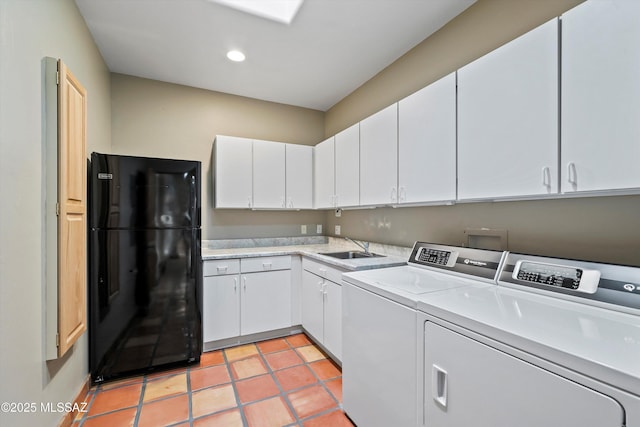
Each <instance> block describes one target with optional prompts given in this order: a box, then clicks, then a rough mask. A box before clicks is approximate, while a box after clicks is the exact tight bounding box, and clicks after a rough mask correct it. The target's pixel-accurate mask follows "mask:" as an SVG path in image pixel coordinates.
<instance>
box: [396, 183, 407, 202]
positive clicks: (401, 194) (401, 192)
mask: <svg viewBox="0 0 640 427" xmlns="http://www.w3.org/2000/svg"><path fill="white" fill-rule="evenodd" d="M398 195H399V197H398V201H399V202H404V201H405V200H406V198H407V189H406V188H405V187H404V186H402V187H400V190H399V191H398Z"/></svg>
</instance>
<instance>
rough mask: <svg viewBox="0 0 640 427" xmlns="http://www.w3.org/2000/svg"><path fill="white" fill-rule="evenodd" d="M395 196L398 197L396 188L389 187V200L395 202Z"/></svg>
mask: <svg viewBox="0 0 640 427" xmlns="http://www.w3.org/2000/svg"><path fill="white" fill-rule="evenodd" d="M397 197H398V190H397V189H396V187H393V188H392V189H391V201H392V202H395V201H396V199H397Z"/></svg>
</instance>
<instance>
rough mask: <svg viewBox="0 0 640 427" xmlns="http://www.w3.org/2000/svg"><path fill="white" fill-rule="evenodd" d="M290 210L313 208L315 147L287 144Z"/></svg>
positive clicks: (287, 198) (288, 202) (287, 194)
mask: <svg viewBox="0 0 640 427" xmlns="http://www.w3.org/2000/svg"><path fill="white" fill-rule="evenodd" d="M285 151H286V181H287V184H286V203H287V208H288V209H311V208H313V147H311V146H308V145H298V144H285Z"/></svg>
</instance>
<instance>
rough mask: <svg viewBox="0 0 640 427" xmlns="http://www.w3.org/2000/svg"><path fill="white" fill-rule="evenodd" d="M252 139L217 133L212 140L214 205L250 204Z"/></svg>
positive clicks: (251, 190)
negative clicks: (213, 140) (213, 141)
mask: <svg viewBox="0 0 640 427" xmlns="http://www.w3.org/2000/svg"><path fill="white" fill-rule="evenodd" d="M252 145H253V144H252V140H251V139H247V138H237V137H234V136H222V135H218V136H217V137H216V140H215V143H214V147H215V148H214V165H213V167H214V170H213V171H212V172H213V173H212V175H213V176H214V177H215V178H214V181H215V182H214V187H215V206H216V207H217V208H251V207H252V206H253V165H252Z"/></svg>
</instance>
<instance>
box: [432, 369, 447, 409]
mask: <svg viewBox="0 0 640 427" xmlns="http://www.w3.org/2000/svg"><path fill="white" fill-rule="evenodd" d="M447 382H448V381H447V371H445V370H444V369H442V368H441V367H439V366H437V365H433V367H432V371H431V391H432V392H433V400H435V402H436V403H437V404H438V405H440V406H441V407H443V408H444V409H446V408H447V392H448V390H447Z"/></svg>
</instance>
